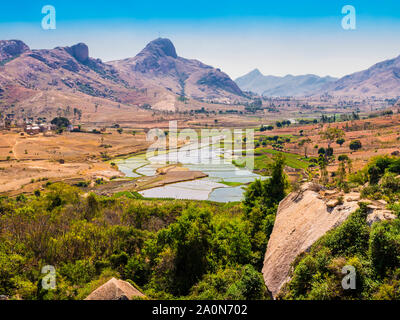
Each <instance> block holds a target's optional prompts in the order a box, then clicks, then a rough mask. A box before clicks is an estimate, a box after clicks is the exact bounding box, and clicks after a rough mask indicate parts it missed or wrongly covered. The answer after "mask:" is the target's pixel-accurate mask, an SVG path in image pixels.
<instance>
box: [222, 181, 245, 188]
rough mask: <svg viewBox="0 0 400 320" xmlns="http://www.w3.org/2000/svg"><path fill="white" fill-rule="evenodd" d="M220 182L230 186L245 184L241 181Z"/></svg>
mask: <svg viewBox="0 0 400 320" xmlns="http://www.w3.org/2000/svg"><path fill="white" fill-rule="evenodd" d="M220 183H222V184H224V185H226V186H228V187H239V186H243V185H244V184H243V183H241V182H233V181H221V182H220Z"/></svg>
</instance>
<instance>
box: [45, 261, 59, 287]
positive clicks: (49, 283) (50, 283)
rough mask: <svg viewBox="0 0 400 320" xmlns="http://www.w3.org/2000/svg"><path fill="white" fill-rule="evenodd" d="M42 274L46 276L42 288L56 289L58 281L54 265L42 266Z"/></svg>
mask: <svg viewBox="0 0 400 320" xmlns="http://www.w3.org/2000/svg"><path fill="white" fill-rule="evenodd" d="M42 274H44V275H45V276H44V277H43V278H42V288H43V289H44V290H55V289H56V287H57V283H56V277H57V275H56V268H55V267H54V266H50V265H48V266H44V267H43V268H42Z"/></svg>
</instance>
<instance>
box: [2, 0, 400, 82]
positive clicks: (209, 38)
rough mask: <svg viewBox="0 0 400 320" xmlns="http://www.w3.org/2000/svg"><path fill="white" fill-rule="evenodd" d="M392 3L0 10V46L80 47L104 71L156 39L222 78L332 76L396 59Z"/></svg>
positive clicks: (398, 31)
mask: <svg viewBox="0 0 400 320" xmlns="http://www.w3.org/2000/svg"><path fill="white" fill-rule="evenodd" d="M48 4H49V5H53V6H54V7H55V8H56V11H57V29H56V30H47V31H45V30H42V29H41V20H42V18H43V15H42V13H41V8H42V7H43V6H44V5H48ZM344 5H353V6H354V7H355V8H356V11H357V29H356V30H347V31H346V30H343V28H342V27H341V19H342V18H343V15H342V13H341V9H342V7H343V6H344ZM399 35H400V1H392V0H382V1H367V0H348V1H347V0H346V1H336V0H325V1H323V0H318V1H315V0H313V1H311V0H305V1H287V0H281V1H270V0H263V1H259V0H258V1H256V0H246V1H237V0H229V1H228V0H213V1H209V0H203V1H187V0H186V1H182V0H178V1H173V0H169V1H165V0H164V1H159V0H153V1H143V0H141V1H120V0H113V1H103V0H97V1H90V0H89V1H84V0H80V1H76V0H70V1H65V0H63V1H61V0H46V1H37V0H30V1H28V0H19V1H18V2H14V3H12V2H7V3H4V4H2V6H1V10H0V39H21V40H23V41H25V42H26V43H27V44H28V45H29V46H30V47H31V48H52V47H55V46H64V45H71V44H74V43H77V42H85V43H87V44H88V45H89V48H90V55H91V56H93V57H96V58H101V59H103V60H104V61H109V60H115V59H121V58H126V57H130V56H134V55H135V54H137V53H138V52H139V51H140V50H141V49H142V48H143V47H144V46H145V45H146V43H148V42H149V41H151V40H153V39H155V38H157V37H158V36H162V37H168V38H170V39H171V40H172V41H173V42H174V44H175V46H176V48H177V51H178V54H179V55H180V56H183V57H187V58H196V59H199V60H201V61H203V62H205V63H207V64H211V65H213V66H215V67H219V68H221V69H222V70H224V71H225V72H227V73H228V74H229V75H231V76H232V77H234V78H235V77H237V76H240V75H242V74H244V73H247V72H249V71H251V70H252V69H254V68H259V69H260V71H261V72H263V73H264V74H274V75H285V74H304V73H315V74H319V75H323V76H324V75H332V76H342V75H345V74H348V73H352V72H355V71H359V70H362V69H364V68H367V67H369V66H371V65H372V64H374V63H376V62H378V61H381V60H384V59H388V58H392V57H395V56H398V55H399V54H400V41H399Z"/></svg>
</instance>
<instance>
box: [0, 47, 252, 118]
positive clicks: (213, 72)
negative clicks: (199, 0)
mask: <svg viewBox="0 0 400 320" xmlns="http://www.w3.org/2000/svg"><path fill="white" fill-rule="evenodd" d="M189 99H191V103H190V104H189V103H186V102H187V100H189ZM242 99H245V98H244V97H243V93H242V91H241V90H240V89H239V87H238V86H237V85H236V83H235V82H234V81H233V80H231V79H230V78H229V76H228V75H226V74H225V73H223V72H222V71H220V70H219V69H215V68H213V67H211V66H207V65H205V64H203V63H201V62H200V61H197V60H188V59H184V58H181V57H179V56H178V55H177V53H176V49H175V47H174V45H173V44H172V42H171V41H170V40H168V39H156V40H154V41H152V42H150V43H149V44H148V45H147V46H146V47H145V48H144V49H143V50H142V51H141V52H140V53H139V54H137V55H136V56H135V57H133V58H128V59H124V60H120V61H113V62H110V63H105V62H103V61H101V60H100V59H94V58H91V57H90V53H89V48H88V46H87V45H86V44H84V43H78V44H76V45H73V46H70V47H57V48H54V49H40V50H32V49H30V48H29V47H28V46H27V45H26V44H25V43H23V42H22V41H20V40H7V41H6V40H4V41H0V112H1V113H2V114H9V113H14V114H16V115H17V117H19V118H21V117H31V116H33V115H37V114H39V115H42V116H44V115H46V116H53V115H54V114H55V113H57V114H60V113H61V114H63V115H64V116H70V115H68V114H67V113H66V112H67V111H66V109H68V110H70V109H75V108H79V109H81V110H82V111H83V113H84V114H85V116H86V120H89V118H90V119H91V120H94V119H96V120H99V121H114V120H112V119H116V118H118V117H120V118H122V119H126V116H124V114H126V113H129V114H133V115H134V116H135V118H137V115H138V112H139V111H140V112H142V113H147V114H150V115H151V113H152V111H151V110H149V109H153V110H168V111H176V110H178V109H185V108H186V109H187V108H191V109H196V108H201V107H204V103H207V102H213V103H214V102H216V103H219V102H220V103H228V104H230V103H236V102H238V101H239V100H242ZM99 106H100V108H99ZM144 106H145V107H144ZM67 107H69V108H67ZM116 108H118V112H116ZM98 109H99V110H101V112H97V111H98ZM84 118H85V117H84ZM115 121H116V120H115Z"/></svg>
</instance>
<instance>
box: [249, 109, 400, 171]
mask: <svg viewBox="0 0 400 320" xmlns="http://www.w3.org/2000/svg"><path fill="white" fill-rule="evenodd" d="M328 126H332V127H333V126H334V127H338V128H341V129H343V130H344V131H345V137H344V139H345V140H346V142H345V143H344V144H343V146H339V145H338V144H336V142H334V143H333V144H332V145H331V146H332V147H333V148H334V154H335V156H336V157H337V156H339V155H342V154H343V155H347V156H348V157H349V158H350V159H351V160H352V162H353V163H352V165H353V170H354V171H357V170H360V169H362V168H363V167H364V166H365V165H366V164H367V163H368V160H369V159H370V158H371V157H374V156H377V155H390V154H391V153H392V152H394V151H400V115H398V114H395V115H392V116H385V117H379V118H371V119H364V120H355V121H347V122H339V123H332V124H313V125H303V126H300V125H294V126H290V127H286V128H281V129H275V130H272V131H268V132H257V133H256V136H257V135H271V136H274V135H292V136H294V137H295V138H296V140H295V141H294V142H293V143H287V144H285V148H284V151H287V152H290V153H295V154H299V155H302V156H304V147H299V146H298V142H297V141H299V140H301V139H306V138H310V139H311V141H312V142H311V143H310V144H309V145H308V148H307V154H308V156H318V149H316V148H314V147H315V146H318V147H319V148H320V147H324V148H326V147H327V146H328V143H327V141H323V140H322V139H321V137H320V135H319V133H320V132H321V131H322V130H323V129H325V128H327V127H328ZM300 130H304V134H303V135H304V137H302V136H300ZM292 140H293V139H292ZM352 140H360V141H361V143H362V149H360V150H358V151H352V150H350V148H349V144H350V142H351V141H352ZM336 165H337V164H333V165H331V166H330V167H329V169H328V171H335V170H337V167H336Z"/></svg>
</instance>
